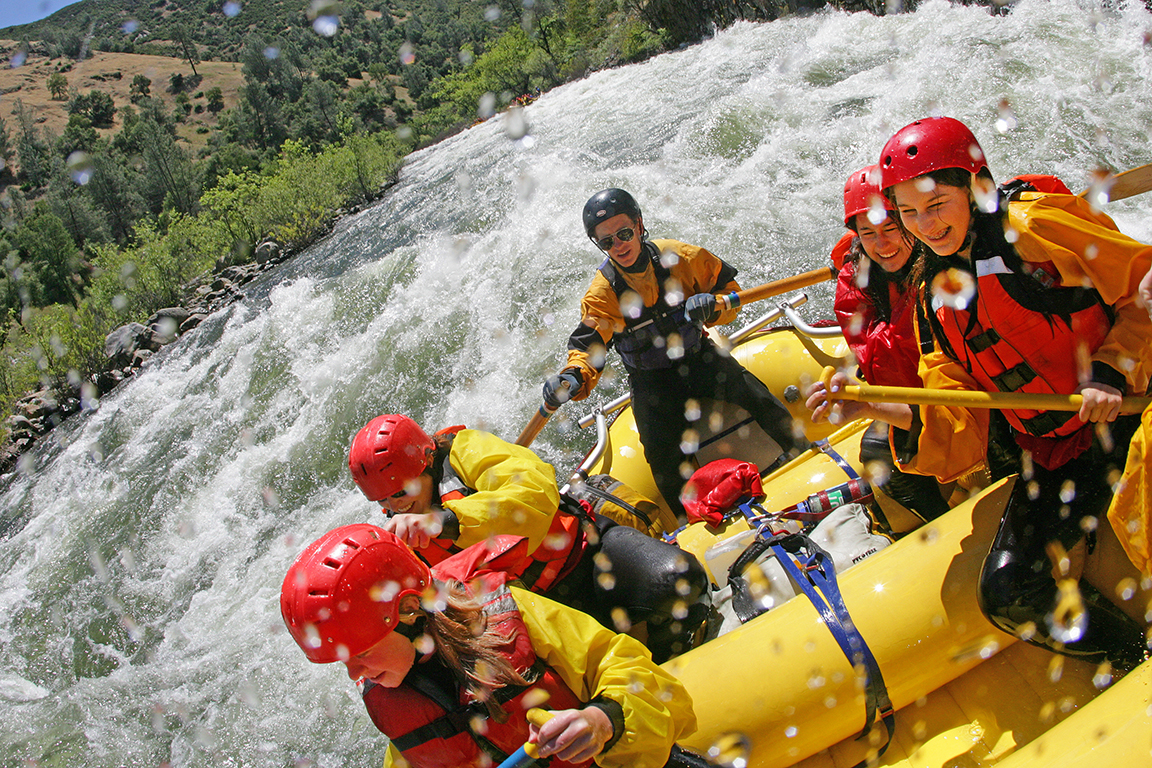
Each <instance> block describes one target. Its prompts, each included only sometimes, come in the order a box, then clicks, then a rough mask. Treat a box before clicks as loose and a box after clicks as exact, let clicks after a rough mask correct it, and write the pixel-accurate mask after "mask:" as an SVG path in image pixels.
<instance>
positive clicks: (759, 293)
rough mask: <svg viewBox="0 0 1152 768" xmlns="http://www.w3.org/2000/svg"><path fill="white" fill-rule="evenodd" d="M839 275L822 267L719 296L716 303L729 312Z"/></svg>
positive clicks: (833, 268) (830, 268) (831, 268)
mask: <svg viewBox="0 0 1152 768" xmlns="http://www.w3.org/2000/svg"><path fill="white" fill-rule="evenodd" d="M838 274H840V273H839V272H837V271H836V268H835V267H820V268H819V269H814V270H812V271H811V272H802V273H800V274H799V275H793V276H792V277H782V278H780V279H779V280H773V281H772V282H769V283H764V285H758V286H756V287H755V288H749V289H747V290H744V291H738V292H733V293H730V294H728V295H727V296H717V297H716V303H717V304H723V307H722V311H727V310H729V309H733V308H734V307H742V306H744V305H745V304H751V303H752V302H754V301H760V299H767V298H769V297H771V296H779V295H780V294H782V293H788V292H789V291H798V290H800V289H801V288H807V287H808V286H810V285H816V284H817V283H823V282H826V281H828V280H833V279H835V278H836V276H837V275H838Z"/></svg>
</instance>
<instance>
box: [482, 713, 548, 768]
mask: <svg viewBox="0 0 1152 768" xmlns="http://www.w3.org/2000/svg"><path fill="white" fill-rule="evenodd" d="M524 716H525V717H526V718H528V722H530V723H532V725H534V726H536V727H537V728H539V727H540V726H542V725H544V723H546V722H548V721H549V720H551V719H552V713H551V712H548V711H547V710H543V709H536V708H535V707H533V708H532V709H530V710H528V712H527V713H525V715H524ZM538 757H540V751H539V749H538V748H537V746H536V745H535V744H533V743H532V742H530V741H526V742H524V746H522V747H520V748H519V749H517V750H516V751H515V752H513V753H512V754H510V755H509V756H508V759H507V760H505V761H504V762H502V763H500V765H498V766H497V767H496V768H525V767H526V766H529V765H532V763H533V762H534V761H535V760H536V758H538Z"/></svg>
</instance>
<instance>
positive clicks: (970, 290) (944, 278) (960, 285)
mask: <svg viewBox="0 0 1152 768" xmlns="http://www.w3.org/2000/svg"><path fill="white" fill-rule="evenodd" d="M975 295H976V281H975V280H973V279H972V275H971V274H969V273H968V272H967V271H965V270H962V269H956V268H954V267H953V268H949V269H946V270H944V271H943V272H941V273H940V274H938V275H936V277H935V278H934V279H933V280H932V296H933V298H934V299H936V300H938V301H939V302H940V303H942V304H943V305H944V306H946V307H948V308H950V309H960V310H963V309H967V307H968V302H969V301H971V300H972V297H973V296H975Z"/></svg>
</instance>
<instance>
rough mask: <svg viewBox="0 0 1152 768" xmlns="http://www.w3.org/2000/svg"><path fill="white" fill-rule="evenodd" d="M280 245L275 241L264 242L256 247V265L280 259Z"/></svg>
mask: <svg viewBox="0 0 1152 768" xmlns="http://www.w3.org/2000/svg"><path fill="white" fill-rule="evenodd" d="M280 250H281V249H280V244H279V243H277V242H276V241H275V240H265V241H264V242H262V243H260V245H258V246H256V263H257V264H267V263H268V262H270V261H276V260H277V259H279V258H280Z"/></svg>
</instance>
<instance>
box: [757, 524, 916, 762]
mask: <svg viewBox="0 0 1152 768" xmlns="http://www.w3.org/2000/svg"><path fill="white" fill-rule="evenodd" d="M770 546H771V549H772V553H773V554H774V555H775V556H776V559H777V560H778V561H779V562H780V565H781V566H783V568H784V570H785V571H786V572H787V573H788V575H789V576H790V577H791V578H792V580H793V581H794V582H796V584H797V586H799V587H800V590H801V591H802V592H803V593H804V594H805V595H806V596H807V597H808V599H809V600H810V601H812V605H814V606H815V607H816V611H817V612H818V613H819V614H820V619H821V621H823V622H824V625H825V626H826V627H828V631H829V632H831V633H832V637H834V638H835V639H836V642H837V644H839V646H840V650H842V651H843V652H844V655H845V656H847V657H848V661H849V662H851V663H852V666H853V667H856V666H857V665H863V667H864V675H865V676H864V706H865V718H864V730H862V731H861V732H860V735H859V736H857V737H856V738H857V739H862V738H864V737H865V736H867V735H868V734H869V733H870V732H871V731H872V725H873V723H874V722H875V721H876V715H877V713H879V715H880V718H881V721H882V722H883V723H884V727H885V729H886V730H887V731H888V735H887V739H886V740H885V741H884V746H882V747H880V751H879V752H878V753H877V757H879V756H880V755H883V754H884V752H885V750H887V749H888V745H889V744H891V743H892V735H893V733H894V732H895V730H896V712H895V711H894V710H893V709H892V701H891V699H889V697H888V688H887V687H886V686H885V685H884V676H883V675H882V674H881V672H880V665H879V664H877V663H876V657H875V656H873V655H872V651H871V649H869V648H868V644H867V643H866V642H865V641H864V637H863V636H862V635H861V634H860V632H859V630H857V629H856V623H855V622H854V621H853V620H852V616H851V615H849V613H848V607H847V606H846V605H845V604H844V598H843V596H842V595H841V594H840V587H839V586H838V585H837V583H836V568H835V565H834V564H833V562H832V556H831V555H829V554H828V553H827V552H825V551H824V550H823V549H821V548H820V545H818V544H817V543H816V542H814V541H812V540H811V539H810V538H808V537H807V536H805V535H804V534H802V533H794V534H789V535H787V536H781V537H779V538H777V539H776V540H774V541H773V542H771V545H770ZM793 557H795V558H796V560H795V561H794V560H793V559H792V558H793ZM866 762H867V761H862V762H861V763H860V765H861V766H862V765H864V764H865V763H866Z"/></svg>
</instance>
